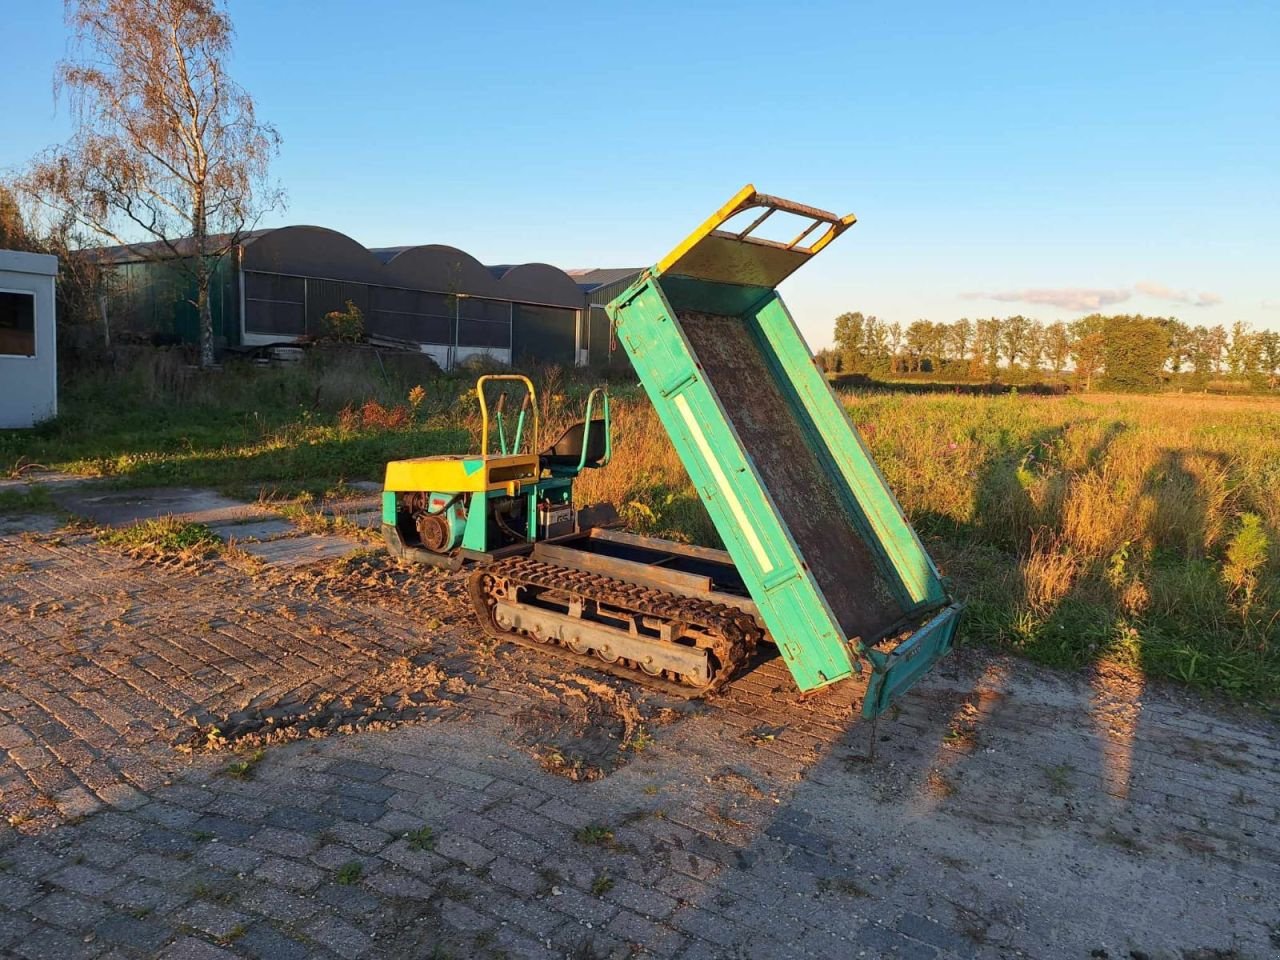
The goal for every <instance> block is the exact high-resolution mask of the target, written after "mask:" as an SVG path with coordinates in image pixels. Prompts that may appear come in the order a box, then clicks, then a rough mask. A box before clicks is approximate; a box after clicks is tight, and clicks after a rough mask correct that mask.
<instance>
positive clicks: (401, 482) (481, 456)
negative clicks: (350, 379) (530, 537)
mask: <svg viewBox="0 0 1280 960" xmlns="http://www.w3.org/2000/svg"><path fill="white" fill-rule="evenodd" d="M500 380H513V381H519V382H521V383H523V384H524V387H525V389H526V390H527V391H528V392H529V393H528V396H529V412H530V414H531V416H532V419H533V427H532V430H531V431H530V432H529V434H528V437H529V444H528V446H527V447H526V450H527V451H528V452H526V453H490V452H489V404H488V401H487V400H486V399H485V395H484V388H485V384H487V383H491V382H494V381H500ZM476 396H477V397H479V399H480V453H478V454H463V455H448V456H440V457H415V458H413V459H410V460H393V461H392V462H391V463H388V464H387V478H386V485H385V487H384V489H385V490H387V491H389V492H392V493H409V492H415V491H422V490H449V491H452V492H457V493H485V492H497V491H504V492H506V493H507V494H509V495H511V496H515V495H516V494H517V493H519V492H520V487H521V486H522V485H523V484H526V483H537V481H538V477H539V474H540V472H541V471H540V469H539V460H538V441H539V435H538V394H537V391H535V390H534V387H533V381H531V380H530V379H529V378H528V377H525V376H522V375H520V374H518V373H492V374H486V375H485V376H483V377H481V378H480V379H479V380H477V381H476Z"/></svg>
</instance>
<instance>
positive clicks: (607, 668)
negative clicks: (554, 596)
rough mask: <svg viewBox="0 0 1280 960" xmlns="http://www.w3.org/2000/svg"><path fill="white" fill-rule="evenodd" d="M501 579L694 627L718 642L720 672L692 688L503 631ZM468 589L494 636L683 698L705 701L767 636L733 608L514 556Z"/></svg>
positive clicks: (485, 570) (476, 577)
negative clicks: (498, 617)
mask: <svg viewBox="0 0 1280 960" xmlns="http://www.w3.org/2000/svg"><path fill="white" fill-rule="evenodd" d="M497 580H506V581H512V582H515V583H516V584H517V585H523V586H528V587H536V588H538V589H542V590H552V591H555V592H556V593H558V594H561V595H575V596H578V597H581V598H582V599H583V600H591V601H595V602H598V603H604V604H607V605H609V606H610V607H614V608H616V609H619V610H626V611H628V612H630V613H634V614H637V615H639V616H645V617H651V618H654V619H661V620H667V621H671V622H679V623H687V624H691V625H695V626H697V627H699V628H701V629H702V630H704V631H707V632H708V633H711V634H713V635H715V636H716V637H717V638H718V639H717V641H716V642H715V643H713V644H712V645H711V647H710V649H711V651H712V653H714V654H715V656H716V658H717V659H718V660H719V661H720V664H721V666H720V669H719V670H717V671H716V673H715V675H714V676H713V677H712V678H711V682H710V683H709V684H707V685H706V686H703V687H691V686H688V685H687V684H681V683H676V682H674V681H671V680H667V679H665V678H663V677H652V676H650V675H649V674H647V673H645V672H644V671H643V670H639V669H634V668H631V667H627V666H624V665H623V664H622V661H619V662H618V663H606V662H605V661H603V660H601V659H600V658H599V657H596V656H594V655H592V654H590V653H574V652H573V651H572V650H570V649H568V648H567V647H565V646H563V645H561V644H559V643H556V642H554V641H549V642H547V643H539V642H537V641H536V640H532V639H530V638H527V637H525V636H524V635H522V634H519V633H514V632H511V631H507V630H503V629H502V628H500V627H499V626H498V625H497V624H496V623H495V622H494V619H493V605H494V603H495V602H496V598H495V597H494V596H493V595H492V592H491V591H492V587H493V585H494V584H495V582H496V581H497ZM467 586H468V590H469V591H470V594H471V602H472V604H473V606H474V607H475V610H476V616H477V617H478V618H479V620H480V623H481V625H482V626H483V627H484V629H485V632H486V633H488V634H489V635H490V636H492V637H495V638H497V639H502V640H512V641H515V642H517V643H520V644H521V645H522V646H527V647H530V648H532V649H536V650H539V651H546V652H548V653H552V654H554V655H555V656H557V657H559V658H561V659H565V660H570V661H573V662H575V663H581V664H583V665H586V666H590V667H591V668H592V669H595V670H600V671H603V672H605V673H610V674H613V675H614V676H619V677H624V678H626V679H628V680H635V681H637V682H639V683H642V684H644V685H646V686H649V687H655V688H657V689H660V690H663V691H664V692H667V693H672V694H675V695H677V696H680V697H685V698H693V697H701V696H705V695H707V694H709V693H713V692H714V691H715V690H717V689H719V688H720V687H721V686H723V685H724V683H726V682H727V681H728V680H729V679H730V678H731V677H732V676H733V675H734V674H735V673H736V672H737V670H738V669H739V668H740V667H741V666H742V665H743V664H744V663H746V662H747V660H748V659H750V657H751V654H752V653H753V652H754V650H755V646H756V643H757V642H758V641H759V640H760V639H762V638H763V636H764V631H763V630H762V629H761V628H760V626H759V624H757V623H756V621H755V619H754V618H753V617H751V616H750V615H749V614H747V613H744V612H743V611H741V610H738V609H737V608H735V607H729V606H726V605H725V604H721V603H713V602H711V601H709V600H699V599H697V598H696V597H685V596H681V595H679V594H674V593H668V592H666V591H665V590H655V589H653V588H652V587H646V586H641V585H640V584H635V583H629V582H627V581H625V580H618V579H616V578H614V577H607V576H604V575H602V574H597V573H587V572H585V571H582V570H575V569H573V568H571V567H561V566H558V565H556V564H552V563H543V562H542V561H540V560H532V559H530V558H528V557H510V558H507V559H505V560H498V561H495V562H494V563H491V564H488V565H486V566H484V567H481V568H480V569H478V570H477V571H476V572H475V573H473V574H472V575H471V577H470V578H469V579H468V583H467Z"/></svg>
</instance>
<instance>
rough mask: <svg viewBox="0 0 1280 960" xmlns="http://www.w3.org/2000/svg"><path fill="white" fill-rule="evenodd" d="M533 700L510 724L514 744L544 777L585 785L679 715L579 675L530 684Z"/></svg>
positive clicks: (644, 745) (642, 696)
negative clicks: (542, 771) (552, 776)
mask: <svg viewBox="0 0 1280 960" xmlns="http://www.w3.org/2000/svg"><path fill="white" fill-rule="evenodd" d="M528 687H529V691H528V692H531V693H533V694H534V695H535V699H534V700H533V702H532V703H530V704H529V705H528V706H526V707H524V708H522V709H521V710H520V711H519V712H518V713H516V714H515V716H513V717H512V722H513V724H514V726H515V728H516V731H517V743H518V744H519V745H520V746H522V747H523V748H524V749H526V750H528V751H529V753H530V754H531V755H532V756H533V757H534V759H536V760H537V761H538V763H539V764H540V765H541V766H542V768H543V769H544V770H546V771H548V772H549V773H554V774H556V775H557V776H561V777H564V778H566V779H568V780H573V781H575V782H583V783H585V782H590V781H592V780H599V779H600V778H601V777H604V776H607V775H608V774H610V773H612V772H613V771H614V770H617V769H618V768H619V767H621V766H623V765H624V764H625V763H626V762H627V760H628V758H629V757H631V756H633V755H635V754H637V753H641V752H643V751H644V750H645V749H646V748H647V747H648V746H650V745H651V744H652V742H653V739H652V737H651V735H650V733H651V731H652V730H653V729H654V728H655V727H658V726H662V725H664V724H667V723H670V722H671V721H672V720H674V719H675V718H676V717H677V716H678V713H677V711H675V710H673V709H672V708H671V707H669V706H667V705H665V704H661V703H655V702H650V701H648V700H647V699H645V693H644V692H641V691H634V690H630V689H627V688H625V687H622V686H614V685H612V684H610V683H608V682H604V681H600V680H595V679H592V678H590V677H586V676H580V675H573V674H570V675H567V676H564V677H563V678H562V679H555V680H549V681H547V682H545V683H542V684H536V685H535V684H529V685H528Z"/></svg>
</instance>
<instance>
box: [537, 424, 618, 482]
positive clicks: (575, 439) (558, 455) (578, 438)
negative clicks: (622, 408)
mask: <svg viewBox="0 0 1280 960" xmlns="http://www.w3.org/2000/svg"><path fill="white" fill-rule="evenodd" d="M605 430H606V427H605V422H604V418H603V417H597V418H595V419H593V420H592V421H591V429H590V430H587V421H585V420H579V421H578V422H577V423H574V424H570V425H569V426H568V427H567V428H565V431H564V433H562V434H560V438H559V439H558V440H556V442H555V443H553V444H552V445H551V446H549V447H547V449H545V450H543V451H542V454H541V457H542V465H543V466H544V467H546V468H548V469H551V470H554V469H555V468H557V467H560V468H571V469H574V470H576V469H577V467H578V463H579V461H581V460H582V443H583V438H584V437H585V438H586V443H587V458H586V461H585V462H584V463H583V464H582V465H583V466H584V467H598V466H600V464H601V463H602V462H603V461H604V454H605V448H606V443H605V441H606V439H607V438H606V436H605Z"/></svg>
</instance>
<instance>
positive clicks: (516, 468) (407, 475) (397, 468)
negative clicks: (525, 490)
mask: <svg viewBox="0 0 1280 960" xmlns="http://www.w3.org/2000/svg"><path fill="white" fill-rule="evenodd" d="M538 474H539V467H538V455H537V454H536V453H520V454H515V455H509V456H500V455H494V456H488V457H481V456H476V455H470V456H468V455H462V456H440V457H415V458H413V459H411V460H392V461H391V462H390V463H388V464H387V479H386V484H385V485H384V489H386V490H387V491H390V492H392V493H409V492H428V491H430V492H438V493H481V492H485V491H490V490H507V491H508V492H511V493H514V492H515V490H517V489H519V487H520V485H521V484H523V483H536V482H537V480H538Z"/></svg>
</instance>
